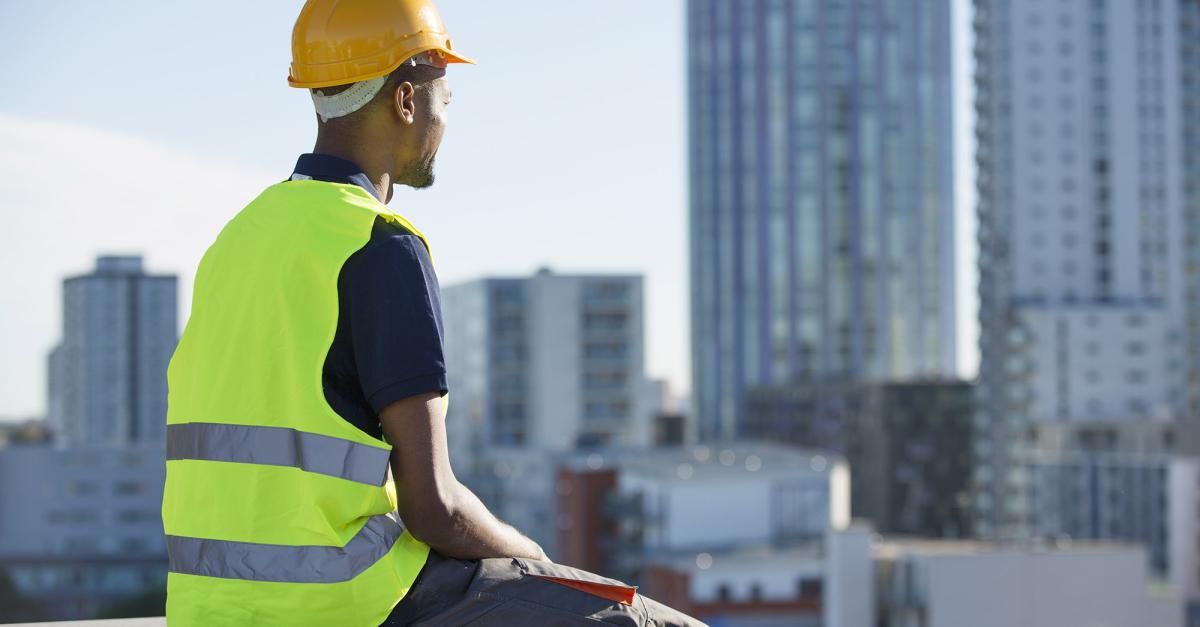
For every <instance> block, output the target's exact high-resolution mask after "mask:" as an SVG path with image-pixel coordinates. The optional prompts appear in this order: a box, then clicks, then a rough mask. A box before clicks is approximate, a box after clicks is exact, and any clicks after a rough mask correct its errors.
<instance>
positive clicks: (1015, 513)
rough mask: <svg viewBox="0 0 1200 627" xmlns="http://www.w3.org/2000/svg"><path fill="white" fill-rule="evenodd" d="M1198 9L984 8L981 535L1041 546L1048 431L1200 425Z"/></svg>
mask: <svg viewBox="0 0 1200 627" xmlns="http://www.w3.org/2000/svg"><path fill="white" fill-rule="evenodd" d="M1198 23H1200V20H1198V9H1197V7H1196V3H1195V2H1193V1H1191V0H1129V1H1116V0H1063V1H1061V2H1045V1H1043V0H1012V1H1003V2H1002V1H997V0H976V2H975V21H974V26H975V35H976V36H975V61H976V63H975V82H976V86H977V89H976V102H975V104H976V110H977V126H976V135H977V138H978V152H977V155H976V158H977V161H978V166H979V174H978V191H979V204H978V217H979V270H980V283H979V294H980V329H981V338H980V354H981V362H980V373H979V386H978V393H979V394H978V401H979V402H978V412H977V414H976V421H977V425H978V429H977V433H978V437H977V438H976V442H975V446H974V449H975V450H974V454H975V457H976V459H977V460H978V464H977V468H976V470H975V472H974V477H973V481H974V484H975V486H976V489H975V490H974V507H975V509H976V511H977V514H978V521H977V523H978V524H977V529H978V531H979V532H980V533H981V534H982V535H984V536H986V537H996V538H1012V539H1019V538H1024V537H1028V536H1029V534H1030V531H1031V530H1030V527H1029V525H1028V521H1029V520H1030V518H1031V517H1032V516H1034V515H1036V514H1037V512H1035V511H1034V510H1033V502H1032V501H1031V500H1030V490H1031V488H1032V484H1031V480H1032V478H1031V477H1030V476H1029V475H1028V474H1027V473H1026V472H1025V471H1024V468H1025V467H1024V465H1023V463H1022V456H1023V455H1025V452H1026V451H1028V450H1029V449H1030V443H1029V442H1028V434H1029V433H1031V427H1032V426H1033V425H1036V424H1038V423H1074V422H1088V421H1104V422H1111V421H1121V420H1123V421H1143V420H1164V419H1171V418H1174V419H1189V420H1196V419H1197V418H1200V385H1198V382H1200V374H1197V373H1200V359H1198V357H1200V350H1197V347H1198V346H1200V343H1198V342H1200V331H1197V329H1200V327H1197V326H1196V325H1197V320H1200V318H1198V316H1200V313H1198V312H1200V270H1198V268H1200V264H1198V263H1197V260H1198V259H1200V257H1198V256H1197V255H1198V254H1200V253H1197V250H1198V249H1200V246H1198V245H1197V244H1198V243H1200V202H1198V201H1200V193H1198V192H1200V187H1198V186H1197V183H1196V180H1197V176H1196V175H1195V174H1196V172H1197V169H1196V168H1197V164H1198V163H1200V161H1197V160H1196V158H1195V153H1196V148H1197V147H1200V141H1197V140H1198V138H1200V135H1198V134H1197V133H1198V132H1200V120H1198V118H1200V108H1198V107H1200V105H1198V98H1197V94H1198V93H1200V92H1198V91H1197V89H1198V85H1200V82H1198V81H1197V77H1198V69H1197V68H1198V67H1200V62H1198V60H1200V53H1198V52H1197V43H1196V42H1197V41H1198V40H1200V37H1198V36H1197V35H1198V34H1200V26H1198Z"/></svg>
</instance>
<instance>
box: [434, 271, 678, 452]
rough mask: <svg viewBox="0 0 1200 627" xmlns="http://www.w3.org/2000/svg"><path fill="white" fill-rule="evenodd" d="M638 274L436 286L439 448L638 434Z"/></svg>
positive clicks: (563, 444) (614, 440)
mask: <svg viewBox="0 0 1200 627" xmlns="http://www.w3.org/2000/svg"><path fill="white" fill-rule="evenodd" d="M643 311H644V302H643V294H642V278H641V277H640V276H625V275H560V274H555V273H552V272H550V271H548V270H543V271H541V272H538V273H537V274H536V275H534V276H532V277H528V278H484V279H480V280H476V281H471V282H469V283H464V284H461V285H456V286H452V287H447V288H446V289H445V290H444V292H443V312H444V313H443V315H444V317H445V327H446V355H447V357H446V361H447V368H448V370H449V385H450V403H449V408H448V414H447V419H446V422H447V430H448V437H449V441H450V445H451V459H452V460H453V461H454V462H455V464H456V465H459V464H465V465H470V464H471V463H473V462H471V460H472V458H473V457H474V458H478V457H479V455H478V452H479V451H483V450H486V449H488V448H490V447H495V446H521V447H528V448H533V449H542V450H550V451H565V450H571V449H574V448H576V447H594V446H606V445H618V444H625V445H629V444H644V443H648V442H649V441H650V439H651V438H652V437H653V423H652V422H651V416H652V414H653V413H654V412H656V411H659V409H660V408H659V407H647V406H646V405H647V404H651V403H650V399H652V397H653V395H652V394H649V393H648V388H647V381H646V376H645V367H644V362H645V357H644V351H645V349H644V346H645V344H644V334H645V331H644V322H643V320H644V313H643Z"/></svg>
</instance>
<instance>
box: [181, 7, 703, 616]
mask: <svg viewBox="0 0 1200 627" xmlns="http://www.w3.org/2000/svg"><path fill="white" fill-rule="evenodd" d="M292 47H293V63H292V68H291V69H292V71H291V75H290V77H289V83H290V84H291V85H292V86H294V87H300V88H307V89H309V90H310V91H311V95H312V98H313V103H314V106H315V109H316V114H317V118H318V131H317V141H316V147H315V149H314V151H313V153H312V154H306V155H303V156H301V157H300V159H299V161H298V163H297V165H296V169H295V172H294V173H293V174H292V175H291V177H289V179H288V180H287V181H284V182H282V183H278V184H276V185H273V186H271V187H269V188H268V189H267V190H265V191H264V192H263V193H262V194H261V195H260V196H259V197H258V198H256V199H255V200H254V201H253V202H251V203H250V204H249V205H248V206H247V207H246V208H244V209H243V210H242V211H241V212H240V213H238V214H237V216H235V217H234V218H233V220H231V221H230V222H229V224H228V225H226V227H225V228H224V229H223V230H222V232H221V234H220V235H219V236H218V238H217V240H216V241H215V242H214V243H213V245H212V246H211V247H210V248H209V249H208V251H207V252H206V253H205V255H204V258H203V259H202V260H201V262H200V266H199V269H198V270H197V273H196V280H195V295H194V298H193V306H192V312H191V317H190V319H189V321H188V324H187V327H186V329H185V330H184V334H183V337H182V339H181V340H180V344H179V348H178V349H177V351H176V353H175V355H174V357H173V358H172V360H171V365H170V368H169V370H168V384H169V396H168V416H167V423H168V425H167V460H168V461H167V486H166V489H165V491H164V495H163V523H164V528H165V530H166V533H167V543H168V549H169V554H170V574H169V577H168V596H167V619H168V622H170V623H171V624H172V625H379V624H387V625H404V624H410V623H420V624H427V625H458V624H466V623H471V624H479V625H508V624H537V625H551V624H554V625H583V624H591V623H594V622H595V621H596V620H602V621H606V622H614V623H617V624H629V625H645V624H654V625H684V624H698V623H697V622H696V621H694V620H693V619H690V618H689V617H687V616H685V615H683V614H681V613H679V612H676V611H674V610H671V609H670V608H667V607H665V606H662V605H661V604H658V603H655V602H654V601H652V600H650V599H646V598H645V597H642V596H640V595H638V594H636V591H635V590H634V589H633V588H631V587H628V586H625V585H624V584H622V583H620V582H617V581H613V580H609V579H604V578H602V577H598V576H596V575H593V574H591V573H587V572H584V571H580V570H577V569H573V568H569V567H566V566H560V565H557V564H553V563H551V562H550V561H549V560H548V559H547V557H546V555H545V553H543V551H542V549H541V547H539V546H538V545H537V544H536V543H535V542H533V541H531V540H530V539H529V538H527V537H525V536H523V535H522V534H521V533H519V532H518V531H516V530H515V529H513V528H512V527H510V526H509V525H507V524H505V523H503V522H501V521H499V520H498V519H497V518H496V517H495V516H493V515H492V514H491V513H490V512H488V510H487V508H486V507H484V505H483V504H482V503H481V502H480V501H479V499H478V498H476V496H475V495H474V494H472V493H471V492H470V491H469V490H468V489H467V488H465V487H464V486H463V485H462V484H461V483H459V482H458V480H457V479H456V478H455V476H454V473H453V472H452V470H451V467H450V462H449V459H448V455H447V446H446V433H445V426H444V420H445V412H446V398H447V397H446V394H447V385H446V367H445V363H444V358H443V352H442V348H443V347H442V324H441V312H440V307H439V297H438V283H437V278H436V275H435V274H434V271H433V264H432V261H431V258H430V255H429V250H428V245H427V242H426V241H425V238H424V236H423V235H422V234H421V233H420V232H419V231H418V230H417V229H416V228H415V227H413V225H412V224H410V223H409V222H408V221H406V220H405V219H404V218H402V217H400V216H399V215H397V214H395V213H394V212H392V211H391V210H390V209H389V208H388V207H387V206H386V204H385V203H386V202H387V201H389V200H390V199H391V192H392V185H395V184H402V185H409V186H412V187H426V186H428V185H431V184H432V183H433V161H434V157H435V155H436V154H437V150H438V146H439V145H440V143H441V139H442V134H443V131H444V129H445V125H446V108H447V107H448V105H449V103H450V88H449V86H448V84H447V82H446V76H445V74H446V68H447V66H448V65H449V64H451V63H471V61H470V59H467V58H466V57H463V56H460V55H459V54H458V53H457V52H455V51H454V49H453V46H452V44H451V41H450V39H449V38H448V37H447V36H446V31H445V28H444V26H443V25H442V23H441V19H440V18H439V17H438V14H437V11H436V9H435V8H434V6H433V4H432V2H430V1H429V0H340V1H338V0H310V1H309V2H308V3H307V4H305V6H304V8H303V10H302V11H301V13H300V17H299V19H298V20H297V22H296V27H295V30H294V32H293V37H292ZM389 470H390V473H389ZM397 513H398V515H399V520H397V517H396V515H397Z"/></svg>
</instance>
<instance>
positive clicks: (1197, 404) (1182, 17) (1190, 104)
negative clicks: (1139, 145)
mask: <svg viewBox="0 0 1200 627" xmlns="http://www.w3.org/2000/svg"><path fill="white" fill-rule="evenodd" d="M1179 27H1180V33H1181V34H1180V36H1179V43H1180V46H1181V61H1180V64H1179V72H1180V75H1181V76H1182V82H1181V87H1180V93H1181V95H1182V97H1183V124H1182V126H1183V168H1184V169H1183V175H1182V176H1183V194H1184V197H1183V203H1184V241H1185V244H1186V245H1185V246H1184V256H1185V262H1184V268H1185V272H1186V275H1185V276H1186V278H1185V280H1186V281H1187V287H1186V294H1185V303H1186V309H1187V321H1186V326H1185V329H1186V330H1185V335H1184V342H1185V346H1186V351H1187V366H1186V368H1187V370H1186V373H1187V374H1186V376H1187V380H1186V383H1185V384H1184V390H1185V394H1186V395H1187V396H1186V399H1185V402H1186V410H1185V415H1184V418H1185V419H1186V420H1189V421H1191V422H1193V423H1200V2H1187V1H1186V0H1184V1H1182V2H1181V4H1180V6H1179ZM1193 452H1194V453H1200V445H1198V446H1196V447H1195V449H1194V450H1193Z"/></svg>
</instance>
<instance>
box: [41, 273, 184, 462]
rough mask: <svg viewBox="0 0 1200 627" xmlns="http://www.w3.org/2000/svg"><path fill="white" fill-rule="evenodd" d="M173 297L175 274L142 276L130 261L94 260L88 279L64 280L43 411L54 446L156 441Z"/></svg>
mask: <svg viewBox="0 0 1200 627" xmlns="http://www.w3.org/2000/svg"><path fill="white" fill-rule="evenodd" d="M176 292H177V291H176V278H175V276H174V275H151V274H146V273H145V272H144V271H143V269H142V258H141V257H136V256H135V257H100V258H99V259H97V260H96V270H95V272H93V273H92V274H87V275H82V276H76V277H71V278H68V279H66V280H64V281H63V314H62V321H63V326H62V341H61V342H60V343H59V345H58V346H56V347H55V348H54V350H53V351H51V353H50V357H49V367H48V374H49V377H48V380H49V385H48V392H49V394H48V396H49V399H48V401H49V402H48V408H47V409H48V416H49V420H50V424H51V426H52V427H53V429H54V431H55V440H56V442H57V444H58V445H59V446H60V447H66V448H73V447H80V446H84V447H123V446H129V445H134V444H141V443H154V442H161V441H162V439H163V433H164V428H165V425H166V421H167V363H168V362H169V361H170V360H171V354H172V353H173V352H174V351H175V345H176V344H177V343H178V341H179V334H178V314H177V310H176V306H177V305H176Z"/></svg>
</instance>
